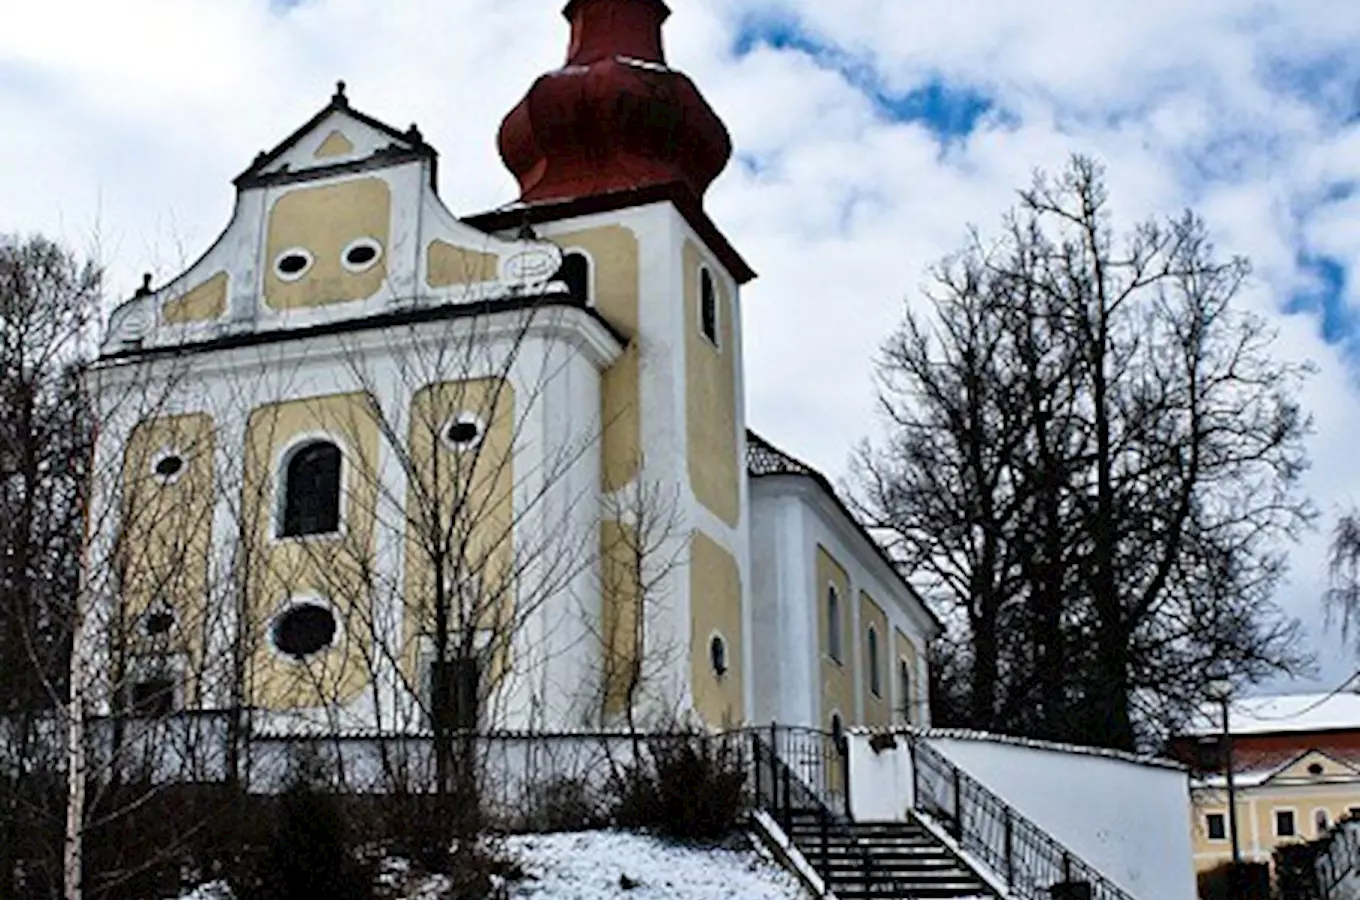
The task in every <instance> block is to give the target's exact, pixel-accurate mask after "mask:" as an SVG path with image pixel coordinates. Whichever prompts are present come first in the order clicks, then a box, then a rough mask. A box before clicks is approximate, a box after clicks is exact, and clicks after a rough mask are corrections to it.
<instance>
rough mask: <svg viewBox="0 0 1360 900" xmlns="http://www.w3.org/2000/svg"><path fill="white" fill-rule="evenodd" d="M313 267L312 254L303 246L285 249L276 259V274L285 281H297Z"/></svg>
mask: <svg viewBox="0 0 1360 900" xmlns="http://www.w3.org/2000/svg"><path fill="white" fill-rule="evenodd" d="M311 267H312V254H310V253H308V252H307V251H306V250H304V249H303V248H302V247H292V248H290V249H288V250H285V251H283V252H282V253H280V254H279V255H278V258H276V259H275V260H274V274H276V275H278V276H279V278H280V279H281V280H283V281H297V280H298V279H299V278H301V277H302V276H303V275H306V274H307V270H308V269H310V268H311Z"/></svg>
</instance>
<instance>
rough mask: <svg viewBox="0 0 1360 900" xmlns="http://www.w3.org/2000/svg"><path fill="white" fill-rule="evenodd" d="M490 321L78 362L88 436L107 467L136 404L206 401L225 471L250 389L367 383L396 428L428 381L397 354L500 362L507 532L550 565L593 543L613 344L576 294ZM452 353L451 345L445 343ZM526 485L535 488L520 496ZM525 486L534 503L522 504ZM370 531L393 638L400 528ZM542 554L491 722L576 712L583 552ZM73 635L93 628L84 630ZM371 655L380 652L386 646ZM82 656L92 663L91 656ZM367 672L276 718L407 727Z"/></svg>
mask: <svg viewBox="0 0 1360 900" xmlns="http://www.w3.org/2000/svg"><path fill="white" fill-rule="evenodd" d="M487 321H488V320H487V319H485V318H478V319H477V320H476V323H475V324H474V320H473V319H471V318H469V319H465V320H449V321H439V322H431V323H425V324H424V325H421V326H417V327H416V328H415V329H411V330H407V329H399V330H398V331H395V332H384V331H379V330H370V331H366V332H359V333H353V334H347V335H341V336H330V337H319V338H311V339H305V340H299V341H287V342H280V343H274V344H265V345H256V346H249V347H241V348H236V349H231V350H216V351H210V352H204V353H201V354H197V355H194V356H193V357H191V358H187V360H173V359H172V360H159V361H155V362H152V363H145V364H122V365H118V366H113V367H109V368H105V369H100V370H96V371H95V372H94V373H93V375H92V376H91V377H92V378H93V384H94V386H95V390H96V393H97V394H98V395H99V397H100V399H101V403H102V405H103V413H104V414H103V416H102V419H103V422H102V428H101V433H100V440H99V445H98V447H97V451H96V453H97V460H98V465H99V467H100V468H99V470H100V471H102V472H110V473H112V472H116V471H117V470H118V469H119V467H120V463H119V459H120V458H121V450H120V449H119V448H121V447H123V446H124V445H125V444H126V440H127V437H128V435H129V433H130V432H131V429H132V428H133V427H135V424H136V423H137V422H138V421H140V420H141V419H142V418H144V417H146V416H148V415H154V416H165V415H176V414H184V413H194V412H203V413H206V414H208V415H210V416H211V417H212V418H213V420H214V422H215V424H216V428H217V449H216V453H217V461H218V472H219V473H222V472H224V471H226V472H227V473H231V472H233V471H235V472H236V473H237V474H238V477H239V467H240V463H239V456H240V448H241V446H242V441H243V439H244V433H245V432H244V428H245V421H246V419H247V418H248V416H249V414H250V411H251V410H252V409H255V408H257V407H260V406H262V405H266V404H270V403H274V402H278V401H280V400H290V399H302V398H306V397H320V396H328V395H334V394H341V393H347V392H351V391H355V390H358V389H359V388H360V387H361V386H363V385H367V386H369V387H372V388H373V389H374V391H375V392H376V395H377V397H376V398H377V400H378V402H379V404H380V405H381V406H382V408H383V409H384V410H385V411H386V415H387V417H388V418H389V421H391V422H393V423H394V427H395V430H396V432H397V433H398V434H403V433H404V430H405V428H406V424H405V423H406V420H407V416H406V412H405V411H406V410H407V409H409V405H410V402H411V399H412V396H413V395H414V393H415V392H416V391H418V390H420V389H421V388H423V387H424V386H425V385H424V384H423V383H417V384H413V383H412V376H411V374H410V372H411V371H412V369H411V367H410V364H409V363H407V364H406V366H407V368H406V371H405V372H403V369H402V362H401V359H402V357H403V355H417V357H418V358H420V359H424V360H425V367H424V368H421V367H420V366H419V365H417V366H416V367H415V368H414V371H416V372H419V373H421V374H422V375H426V376H429V377H430V378H431V379H432V380H443V379H444V378H451V379H462V378H475V377H479V376H482V375H494V374H498V373H503V372H507V371H508V373H509V377H510V380H511V382H512V383H513V384H514V386H515V389H516V404H517V408H516V411H515V422H516V426H517V428H518V430H519V434H518V437H519V443H518V445H517V448H516V460H515V470H516V488H515V507H516V515H517V517H518V516H521V515H522V516H523V521H522V522H521V523H520V524H519V525H518V526H517V535H516V541H517V543H518V542H519V541H520V540H524V539H528V540H537V541H540V542H541V543H542V544H543V546H544V547H545V548H546V549H545V552H544V559H545V560H554V561H556V563H557V564H558V565H561V564H562V561H563V560H564V559H565V560H567V563H566V564H568V565H570V560H571V559H574V558H578V557H579V554H578V552H577V548H576V547H575V546H573V544H572V542H573V541H582V542H585V543H586V544H587V545H588V546H590V547H591V548H592V549H593V548H594V547H595V546H597V545H598V540H597V534H598V532H597V530H596V529H597V523H598V515H599V512H598V510H599V507H598V485H599V452H598V441H597V439H596V437H597V426H598V415H599V412H598V411H599V402H600V401H599V367H600V366H601V365H604V364H606V363H607V362H608V361H609V360H610V359H612V358H613V355H614V354H616V353H617V352H618V349H619V348H618V346H617V344H616V343H615V342H614V341H613V339H612V337H610V336H608V335H607V334H606V333H605V332H604V330H603V328H602V327H601V326H600V325H599V324H598V323H597V322H595V321H594V320H593V319H589V318H587V317H585V316H584V315H583V314H581V313H580V312H577V311H574V310H563V309H559V308H548V309H545V310H543V311H541V312H539V313H537V314H536V315H535V318H534V320H533V322H534V324H533V326H532V327H531V329H530V332H529V334H528V335H527V336H526V337H521V331H520V330H519V329H518V327H516V326H515V325H514V324H513V322H510V323H509V324H508V325H507V323H502V324H503V326H506V327H504V328H503V330H501V331H499V332H494V331H491V330H489V329H488V325H487ZM474 327H475V328H476V329H477V335H478V337H479V338H484V339H485V340H486V346H487V351H486V353H485V354H484V355H483V354H479V357H480V358H477V359H476V360H475V361H474V362H473V363H472V364H467V363H466V361H465V360H463V359H461V358H457V359H456V360H455V361H454V362H452V363H451V364H450V365H451V366H452V368H450V369H446V370H439V369H433V370H432V369H430V368H429V360H430V359H431V358H432V357H429V356H423V357H421V356H419V354H421V353H422V351H429V350H430V348H432V347H434V348H437V347H440V346H443V345H452V346H454V347H456V346H458V344H457V343H456V342H457V341H460V340H467V337H466V335H465V334H464V333H463V332H464V331H465V330H466V329H469V328H474ZM451 342H452V343H451ZM453 355H454V356H455V357H458V354H457V353H455V354H453ZM512 357H513V359H514V362H513V365H512V364H511V363H510V360H511V359H512ZM545 373H547V374H546V375H545ZM386 443H387V442H386V441H380V443H379V446H380V450H379V454H380V455H379V460H378V465H379V472H380V477H381V478H382V480H383V484H384V487H383V490H382V491H380V502H381V503H384V504H391V503H393V502H396V500H397V499H398V498H401V497H403V496H404V494H405V483H404V475H403V473H402V470H401V467H400V466H398V465H397V464H396V463H395V461H394V460H393V459H392V457H391V452H390V447H387V446H386ZM572 446H580V447H582V448H583V452H581V453H579V454H576V455H575V456H574V458H573V461H572V464H571V466H570V467H569V468H567V469H566V470H563V469H562V467H561V466H553V465H552V464H550V463H545V461H547V460H551V459H552V458H553V457H554V454H558V453H560V452H562V450H563V448H569V447H572ZM221 477H223V476H222V475H219V478H221ZM227 477H230V474H228V475H227ZM237 484H239V482H237ZM227 486H228V490H226V491H223V492H222V494H221V496H220V497H219V500H218V502H217V508H216V510H215V514H214V553H213V559H214V561H215V563H216V568H215V570H214V572H213V574H211V575H210V582H211V583H214V584H217V583H220V582H223V581H225V580H226V579H228V578H230V576H231V562H232V559H233V555H234V546H235V537H236V523H237V519H236V509H237V506H238V504H239V502H240V497H239V488H237V491H236V495H235V496H232V492H231V490H230V485H229V484H228V485H227ZM107 487H111V488H112V490H111V491H109V490H106V491H104V492H103V493H101V494H100V496H99V497H97V498H96V502H95V506H94V509H93V510H92V522H93V523H95V526H94V528H93V533H92V547H91V554H90V559H91V561H92V571H102V570H106V569H108V568H110V566H109V564H108V563H107V562H101V560H107V559H108V557H109V554H110V553H111V552H112V548H113V547H114V546H115V534H116V525H117V522H116V516H115V515H114V511H115V510H116V508H117V503H118V496H117V483H116V479H114V483H113V484H111V485H107ZM221 488H222V485H219V490H221ZM539 494H541V495H542V496H541V498H540V499H537V500H532V501H531V500H530V498H532V497H535V496H536V495H539ZM531 502H532V503H533V507H532V508H529V504H530V503H531ZM525 513H528V514H525ZM400 518H401V517H400V515H399V513H396V512H395V511H393V510H388V511H387V519H386V521H388V522H394V521H400ZM520 530H522V531H523V532H524V533H523V534H520V533H519V531H520ZM545 535H546V538H545ZM375 539H376V542H377V546H376V548H375V552H376V554H377V562H378V563H379V564H381V565H382V566H383V567H384V569H385V570H386V572H387V573H388V576H389V577H388V578H387V579H385V581H384V588H385V589H386V593H388V594H390V595H391V596H390V597H389V601H390V602H389V603H388V606H389V608H388V609H387V610H386V613H385V614H384V612H383V611H382V610H379V611H378V615H379V617H380V621H381V623H382V624H383V625H384V626H386V629H387V633H388V634H389V635H391V636H392V637H394V638H395V637H396V636H398V635H400V634H402V625H401V604H400V602H398V601H396V600H395V599H394V598H395V597H396V596H397V595H399V594H400V592H401V590H402V588H401V573H402V572H403V571H404V560H403V551H404V542H403V540H402V537H401V535H400V534H395V533H393V532H392V529H390V528H384V527H379V528H378V529H377V531H376V533H375ZM541 568H542V567H541V566H540V567H539V569H541ZM539 569H536V568H535V567H534V566H530V568H529V570H528V571H526V572H525V573H524V577H523V581H524V585H523V588H522V589H523V590H528V591H532V590H534V580H535V578H540V579H544V580H548V579H551V580H552V583H554V584H557V585H560V594H561V596H560V597H558V598H554V599H553V601H551V602H545V603H543V604H542V607H541V608H540V609H539V610H538V612H537V613H536V614H535V616H534V617H533V619H532V620H531V621H530V622H529V623H528V624H527V626H526V628H525V629H524V631H523V632H522V634H523V635H525V636H526V637H528V636H533V637H535V638H537V640H538V642H537V643H536V644H535V646H534V653H533V654H526V657H525V658H526V659H531V660H532V661H533V663H534V664H533V665H532V666H531V667H530V671H526V672H523V673H519V677H517V678H516V679H512V681H511V683H510V685H509V686H508V687H507V696H506V697H505V698H501V699H499V700H498V701H497V706H498V707H499V708H501V709H503V710H505V715H504V716H503V718H501V719H500V720H499V721H497V722H494V723H489V724H494V725H495V726H497V727H519V728H522V727H529V726H530V725H531V724H532V725H534V726H536V727H543V728H549V729H562V728H570V727H579V726H580V724H582V723H581V722H579V721H578V719H579V718H580V700H579V697H578V694H579V693H580V692H582V691H583V690H589V689H590V687H591V685H590V683H589V681H588V678H587V675H586V673H588V672H589V671H590V670H591V669H592V664H591V659H592V656H591V655H592V653H593V652H595V651H596V650H597V649H598V648H597V647H594V646H592V645H591V643H590V641H589V640H587V639H586V634H585V632H586V630H587V622H586V621H585V620H584V619H583V617H582V616H581V614H580V613H581V608H580V605H579V604H578V603H577V598H585V597H591V596H597V595H598V582H597V577H596V575H595V572H594V570H593V568H592V567H591V566H581V567H579V569H578V570H576V571H572V572H571V573H570V577H568V578H565V579H564V578H563V577H562V574H561V572H560V571H558V572H556V573H554V572H543V571H539ZM112 591H113V586H112V585H110V584H107V583H93V584H91V586H90V592H91V597H90V599H89V605H90V608H91V609H92V611H94V612H96V615H95V622H94V624H96V625H97V624H98V623H99V622H102V621H107V611H108V609H109V608H110V607H111V604H112ZM218 593H220V595H221V597H223V598H228V597H230V596H231V591H230V590H225V589H224V590H220V591H219V592H218ZM379 593H383V592H379ZM210 599H211V598H210ZM380 600H381V598H380ZM222 621H223V622H224V623H225V625H226V626H227V627H228V628H234V627H235V626H236V623H234V622H232V621H231V618H230V616H229V615H227V616H223V618H222ZM84 637H85V639H86V640H87V641H90V642H93V643H97V641H94V637H95V636H94V635H93V634H86V635H85V636H84ZM210 639H211V640H212V641H213V642H214V643H215V644H216V645H217V646H219V647H222V646H226V645H227V644H228V642H229V639H230V635H229V634H227V633H223V634H219V635H213V636H210ZM91 652H93V651H91ZM377 656H378V657H379V658H380V659H381V658H383V657H384V656H385V655H384V654H378V655H377ZM92 658H93V657H92ZM96 662H97V660H96ZM94 668H95V670H96V671H97V670H98V666H97V665H96V666H95V667H94ZM375 674H376V676H377V677H376V681H375V683H374V684H373V686H372V688H371V690H369V691H367V692H365V693H364V694H363V695H362V696H361V697H360V698H359V699H358V700H357V701H355V702H354V703H353V704H351V705H350V706H349V707H348V708H346V709H343V710H334V709H331V710H314V711H310V712H308V711H303V712H301V713H299V714H298V715H295V716H294V715H290V716H289V717H288V718H289V719H290V720H292V721H294V722H301V723H313V724H318V723H320V724H327V723H328V724H338V725H339V726H340V727H344V728H364V727H372V726H373V723H374V722H375V721H376V719H377V713H378V711H379V710H381V711H382V721H383V723H384V725H385V726H387V727H390V726H392V725H397V726H405V727H407V728H409V727H420V725H421V724H422V723H421V722H420V721H418V718H419V717H418V716H415V717H414V718H413V716H414V714H415V709H414V707H413V704H412V702H411V699H410V697H409V695H407V694H406V692H405V688H404V686H403V685H402V684H401V682H400V679H399V678H398V677H397V673H396V671H395V669H393V668H392V667H391V666H384V665H380V666H379V667H378V671H377V672H376V673H375ZM534 683H536V684H538V685H539V686H540V691H539V692H537V694H536V693H535V692H534V691H533V690H531V688H530V687H529V685H531V684H534ZM544 694H548V695H550V701H551V702H547V703H546V704H539V703H531V702H530V701H531V700H534V699H539V700H541V699H542V697H543V696H544ZM220 699H225V698H220V697H212V696H210V697H209V698H208V701H209V704H211V703H212V702H213V701H214V700H220ZM531 717H537V718H535V719H531Z"/></svg>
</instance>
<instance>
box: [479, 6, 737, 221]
mask: <svg viewBox="0 0 1360 900" xmlns="http://www.w3.org/2000/svg"><path fill="white" fill-rule="evenodd" d="M670 14H671V13H670V9H669V8H668V7H667V6H666V4H665V2H663V0H570V2H569V3H568V4H567V6H566V9H564V10H563V15H565V16H566V17H567V19H568V20H569V21H570V22H571V43H570V46H569V47H568V50H567V66H566V68H563V69H560V70H558V71H556V72H550V73H548V74H546V75H544V76H542V77H541V78H539V79H538V80H537V81H536V82H535V83H534V85H533V87H532V88H530V90H529V93H528V94H527V95H526V96H525V97H524V99H523V100H521V101H520V103H519V105H518V106H516V107H515V109H514V110H512V111H511V113H510V114H509V115H508V116H506V118H505V121H504V122H503V123H502V125H501V132H500V151H501V158H502V159H503V160H504V161H505V164H506V167H507V168H509V169H510V171H511V172H512V173H514V175H515V177H516V178H517V179H518V180H519V183H520V190H521V197H520V199H521V200H522V201H524V202H526V203H538V202H546V201H552V200H566V199H575V198H579V197H587V196H595V195H598V194H603V193H610V192H614V191H623V190H633V189H637V188H643V187H650V186H654V185H659V184H676V185H679V186H680V187H681V188H682V189H683V190H685V191H686V192H687V193H689V194H690V195H691V197H692V198H693V199H694V200H695V201H697V202H699V203H702V200H703V195H704V192H705V191H707V190H708V187H709V185H710V184H712V183H713V180H714V179H716V178H717V177H718V175H719V174H720V173H721V172H722V170H723V169H724V168H725V167H726V165H727V162H728V160H729V159H730V158H731V155H732V141H731V138H730V137H729V136H728V133H727V128H726V127H725V126H724V125H723V123H722V120H721V119H719V118H718V115H717V113H715V112H714V111H713V108H712V107H710V106H709V105H708V102H707V101H705V100H704V98H703V96H702V95H701V94H700V93H699V90H698V88H696V87H695V86H694V83H693V82H692V81H690V79H689V78H687V77H685V76H684V75H683V74H681V73H679V72H676V71H674V70H672V69H670V68H669V67H668V66H667V65H666V56H665V50H664V48H663V45H662V26H663V25H664V24H665V22H666V19H667V18H669V16H670Z"/></svg>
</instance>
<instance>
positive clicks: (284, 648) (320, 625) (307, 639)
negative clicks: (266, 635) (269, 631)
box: [273, 603, 338, 659]
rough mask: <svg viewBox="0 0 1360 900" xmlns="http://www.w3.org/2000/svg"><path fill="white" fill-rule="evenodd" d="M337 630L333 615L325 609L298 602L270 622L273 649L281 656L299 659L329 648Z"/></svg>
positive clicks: (317, 605) (316, 605)
mask: <svg viewBox="0 0 1360 900" xmlns="http://www.w3.org/2000/svg"><path fill="white" fill-rule="evenodd" d="M337 627H338V626H337V625H336V621H335V614H334V613H332V612H331V611H330V610H329V609H327V608H326V607H324V606H321V605H319V604H316V603H300V604H298V605H297V606H293V607H290V608H288V609H286V610H284V612H283V613H282V614H280V615H279V617H278V618H277V619H275V620H274V628H273V638H274V647H275V648H276V649H277V650H278V651H279V652H280V653H282V654H283V655H284V656H291V657H293V658H294V659H302V658H303V657H306V656H311V655H312V654H313V653H320V652H321V651H322V650H325V649H326V648H327V647H329V646H330V645H331V643H332V642H333V641H334V640H335V632H336V630H337Z"/></svg>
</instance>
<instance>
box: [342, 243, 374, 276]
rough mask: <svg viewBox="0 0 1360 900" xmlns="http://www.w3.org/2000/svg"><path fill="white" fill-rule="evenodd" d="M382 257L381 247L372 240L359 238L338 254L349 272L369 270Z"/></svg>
mask: <svg viewBox="0 0 1360 900" xmlns="http://www.w3.org/2000/svg"><path fill="white" fill-rule="evenodd" d="M380 256H382V245H381V244H379V243H378V242H377V241H375V240H374V239H373V238H359V239H358V240H356V241H351V242H350V245H349V246H348V247H346V248H345V250H344V252H343V253H341V254H340V261H341V262H342V263H343V264H344V266H345V268H346V269H349V270H350V271H351V272H362V271H363V270H365V269H367V268H370V267H371V266H372V265H373V264H374V263H376V262H377V261H378V257H380Z"/></svg>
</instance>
